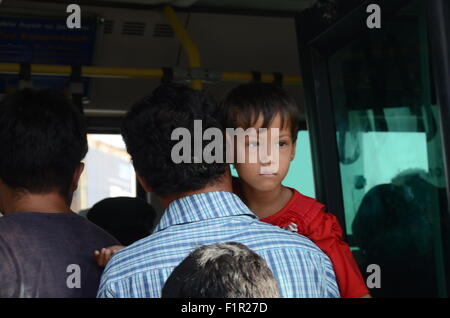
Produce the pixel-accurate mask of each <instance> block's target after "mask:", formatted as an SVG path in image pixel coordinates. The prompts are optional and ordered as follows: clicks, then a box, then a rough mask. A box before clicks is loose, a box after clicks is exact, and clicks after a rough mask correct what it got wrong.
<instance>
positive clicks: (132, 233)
mask: <svg viewBox="0 0 450 318" xmlns="http://www.w3.org/2000/svg"><path fill="white" fill-rule="evenodd" d="M155 218H156V212H155V210H154V209H153V207H152V206H151V205H150V204H148V203H147V202H145V201H144V200H141V199H139V198H128V197H117V198H107V199H104V200H101V201H100V202H97V203H96V204H94V206H93V207H92V208H91V209H90V210H89V212H88V213H87V219H88V220H89V221H91V222H93V223H94V224H97V225H98V226H100V227H101V228H102V229H104V230H105V231H106V232H108V233H109V234H111V235H112V236H114V237H115V238H116V239H117V240H118V241H119V242H120V243H121V244H122V245H131V244H133V243H134V242H136V241H138V240H140V239H142V238H144V237H146V236H148V235H150V232H151V230H152V228H153V222H154V221H155Z"/></svg>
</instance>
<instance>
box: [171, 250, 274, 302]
mask: <svg viewBox="0 0 450 318" xmlns="http://www.w3.org/2000/svg"><path fill="white" fill-rule="evenodd" d="M278 296H279V294H278V285H277V281H276V280H275V278H274V277H273V274H272V271H271V270H270V268H269V267H268V265H267V263H266V261H265V260H264V259H263V258H262V257H261V256H259V255H258V254H256V253H255V252H253V251H252V250H251V249H249V248H248V247H247V246H245V245H243V244H240V243H235V242H228V243H217V244H212V245H205V246H202V247H200V248H198V249H196V250H195V251H194V252H192V253H191V254H189V255H188V257H186V258H185V259H184V260H183V261H182V262H181V263H180V264H179V265H178V266H177V267H176V268H175V269H174V270H173V272H172V274H171V275H170V276H169V278H168V279H167V281H166V283H165V284H164V287H163V289H162V297H163V298H275V297H278Z"/></svg>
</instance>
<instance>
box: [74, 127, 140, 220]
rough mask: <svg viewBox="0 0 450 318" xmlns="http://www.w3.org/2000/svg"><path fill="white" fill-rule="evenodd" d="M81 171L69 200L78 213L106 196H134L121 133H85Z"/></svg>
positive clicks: (130, 165)
mask: <svg viewBox="0 0 450 318" xmlns="http://www.w3.org/2000/svg"><path fill="white" fill-rule="evenodd" d="M88 144H89V151H88V153H87V155H86V157H85V159H84V164H85V167H84V172H83V174H82V176H81V178H80V182H79V184H78V189H77V191H76V192H75V194H74V198H73V201H72V210H74V211H76V212H79V211H83V210H86V209H89V208H91V207H92V206H93V205H94V204H95V203H97V202H98V201H100V200H103V199H105V198H110V197H119V196H126V197H135V196H136V175H135V172H134V169H133V165H132V164H131V161H130V156H129V154H128V153H127V151H126V147H125V144H124V142H123V139H122V136H120V135H107V134H89V135H88Z"/></svg>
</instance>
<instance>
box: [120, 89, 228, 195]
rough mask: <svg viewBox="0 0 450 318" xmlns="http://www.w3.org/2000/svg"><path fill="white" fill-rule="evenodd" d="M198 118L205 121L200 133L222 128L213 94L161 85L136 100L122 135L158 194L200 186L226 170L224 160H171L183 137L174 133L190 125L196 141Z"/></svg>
mask: <svg viewBox="0 0 450 318" xmlns="http://www.w3.org/2000/svg"><path fill="white" fill-rule="evenodd" d="M194 120H201V121H202V134H203V131H205V130H206V129H208V128H219V129H220V130H223V128H222V125H221V122H220V120H219V119H218V106H217V103H216V102H215V101H214V100H213V99H212V97H211V96H209V95H208V94H207V93H205V92H203V91H195V90H193V89H191V88H189V87H187V86H185V85H180V84H164V85H161V86H159V87H158V88H157V89H156V90H155V91H153V93H152V94H151V95H150V96H147V97H145V98H144V99H142V100H140V101H138V102H137V103H136V104H134V105H133V106H132V108H131V110H130V111H129V112H128V114H127V116H126V118H125V121H124V124H123V128H122V135H123V137H124V141H125V144H126V146H127V151H128V153H129V154H130V155H131V157H132V161H133V165H134V168H135V170H136V171H137V173H138V174H139V175H140V176H141V177H142V178H143V179H144V180H145V182H146V183H147V185H148V186H150V187H151V188H152V190H153V191H154V192H155V193H156V194H157V195H159V196H162V197H164V196H167V195H171V194H179V193H184V192H189V191H195V190H200V189H202V188H204V187H205V186H207V185H209V184H212V183H214V182H216V181H218V180H219V178H220V177H221V176H223V174H224V173H225V168H226V165H225V163H206V162H205V161H204V160H203V162H202V163H183V162H182V163H175V162H174V161H173V160H172V158H171V153H172V148H173V146H175V145H176V144H177V143H178V142H179V141H178V140H171V136H172V132H173V131H174V130H175V129H176V128H186V129H187V130H188V131H189V132H190V135H191V137H192V138H191V145H193V144H194V141H193V139H194ZM204 144H205V143H203V142H202V147H203V146H204ZM191 148H192V149H193V146H192V147H191ZM202 149H203V148H202ZM191 154H192V156H193V154H194V151H192V152H191ZM192 162H193V160H192Z"/></svg>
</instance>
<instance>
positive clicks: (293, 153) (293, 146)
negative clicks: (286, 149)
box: [291, 140, 297, 161]
mask: <svg viewBox="0 0 450 318" xmlns="http://www.w3.org/2000/svg"><path fill="white" fill-rule="evenodd" d="M292 148H293V149H292V152H291V161H292V160H294V158H295V152H296V150H297V140H296V141H295V142H294V144H293V145H292Z"/></svg>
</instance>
